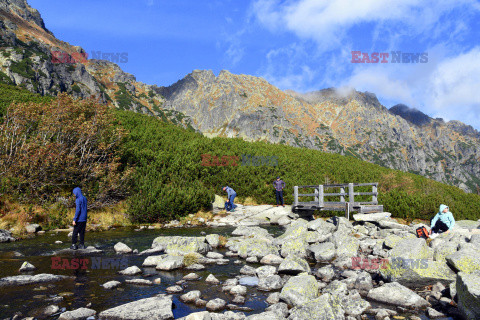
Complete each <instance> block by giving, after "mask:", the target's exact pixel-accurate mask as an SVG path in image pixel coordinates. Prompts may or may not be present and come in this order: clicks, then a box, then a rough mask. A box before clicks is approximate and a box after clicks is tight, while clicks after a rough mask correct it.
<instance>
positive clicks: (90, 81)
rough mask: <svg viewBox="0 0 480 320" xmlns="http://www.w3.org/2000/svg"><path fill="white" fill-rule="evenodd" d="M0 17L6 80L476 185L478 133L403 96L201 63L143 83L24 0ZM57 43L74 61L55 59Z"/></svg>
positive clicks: (214, 132)
mask: <svg viewBox="0 0 480 320" xmlns="http://www.w3.org/2000/svg"><path fill="white" fill-rule="evenodd" d="M0 18H1V21H0V82H7V83H12V84H15V85H19V86H24V87H25V88H27V89H28V90H30V91H32V92H38V93H41V94H44V95H56V94H58V93H60V92H67V93H69V94H72V95H73V96H75V97H79V98H85V97H89V96H92V95H94V96H97V97H98V98H99V99H100V100H102V101H103V102H105V103H107V104H110V105H112V106H115V107H117V108H121V109H126V110H133V111H136V112H142V113H147V114H151V115H155V116H158V117H161V118H163V119H165V120H168V121H171V122H174V123H177V124H179V125H182V126H184V127H192V128H194V129H195V130H198V131H201V132H203V133H204V134H205V135H207V136H211V137H213V136H224V137H241V138H243V139H246V140H264V141H270V142H272V143H282V144H288V145H293V146H301V147H306V148H311V149H318V150H322V151H326V152H334V153H340V154H343V155H350V156H354V157H358V158H360V159H363V160H367V161H370V162H374V163H377V164H380V165H383V166H386V167H390V168H395V169H400V170H403V171H411V172H415V173H418V174H421V175H424V176H427V177H430V178H432V179H435V180H438V181H443V182H445V183H449V184H452V185H456V186H460V187H462V188H463V189H464V190H467V191H474V192H476V191H477V185H480V165H479V161H478V160H479V159H480V134H479V132H478V131H476V130H474V129H473V128H472V127H470V126H467V125H465V124H463V123H461V122H458V121H450V122H447V123H445V122H444V121H443V120H441V119H431V118H429V117H428V116H426V115H424V114H423V113H421V112H420V111H418V110H413V109H410V108H408V107H407V106H403V105H397V106H395V107H393V108H392V109H390V110H388V109H387V108H385V107H384V106H382V105H381V104H380V103H379V101H378V100H377V98H376V96H375V94H373V93H369V92H365V93H362V92H357V91H355V90H343V91H339V90H337V89H334V88H330V89H324V90H320V91H315V92H310V93H306V94H300V93H296V92H293V91H287V92H284V91H281V90H280V89H278V88H276V87H275V86H273V85H271V84H269V83H268V82H267V81H265V80H264V79H262V78H258V77H253V76H248V75H234V74H231V73H230V72H228V71H222V72H220V74H219V75H218V76H215V75H214V74H213V72H212V71H201V70H195V71H193V72H192V73H191V74H189V75H187V76H186V77H185V78H183V79H181V80H179V81H178V82H177V83H175V84H173V85H171V86H169V87H157V86H155V85H147V84H144V83H141V82H137V81H136V79H135V77H134V76H133V75H131V74H128V73H125V72H123V71H122V70H121V69H120V68H119V67H118V65H116V64H114V63H111V62H108V61H104V60H86V59H81V57H82V55H83V54H84V51H83V49H82V48H80V47H76V46H72V45H70V44H68V43H66V42H63V41H60V40H58V39H56V38H55V37H54V35H53V34H52V33H51V32H50V31H48V29H47V28H46V27H45V24H44V22H43V20H42V18H41V16H40V14H39V13H38V11H37V10H35V9H33V8H31V7H30V6H29V5H28V4H27V2H26V0H0ZM52 52H53V53H55V52H57V53H58V52H61V53H62V54H66V55H67V56H68V57H73V58H74V60H75V61H73V63H72V61H70V62H69V63H59V62H58V61H57V60H56V59H55V56H52ZM75 58H77V59H75ZM339 182H340V181H339ZM341 182H344V181H341Z"/></svg>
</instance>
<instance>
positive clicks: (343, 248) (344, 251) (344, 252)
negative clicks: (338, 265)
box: [332, 231, 360, 258]
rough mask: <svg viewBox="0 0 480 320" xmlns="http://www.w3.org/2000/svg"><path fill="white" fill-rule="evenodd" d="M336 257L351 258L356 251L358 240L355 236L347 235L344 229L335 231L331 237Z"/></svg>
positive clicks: (358, 244)
mask: <svg viewBox="0 0 480 320" xmlns="http://www.w3.org/2000/svg"><path fill="white" fill-rule="evenodd" d="M332 240H333V243H334V244H335V248H336V255H337V256H338V257H344V258H345V257H346V258H351V257H355V256H356V255H357V253H358V247H359V246H360V242H359V240H358V239H357V238H355V237H352V236H349V235H348V234H346V233H345V232H344V231H337V232H335V233H334V234H333V237H332Z"/></svg>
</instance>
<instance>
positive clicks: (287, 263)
mask: <svg viewBox="0 0 480 320" xmlns="http://www.w3.org/2000/svg"><path fill="white" fill-rule="evenodd" d="M301 272H310V266H309V265H308V262H307V261H306V260H304V259H302V258H299V257H296V256H293V255H290V256H288V257H286V258H285V260H283V262H282V263H281V264H280V265H279V266H278V273H284V274H294V275H295V274H299V273H301Z"/></svg>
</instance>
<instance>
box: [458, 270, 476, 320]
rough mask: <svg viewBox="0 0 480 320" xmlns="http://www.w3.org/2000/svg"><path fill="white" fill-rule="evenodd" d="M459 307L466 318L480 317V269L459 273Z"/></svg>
mask: <svg viewBox="0 0 480 320" xmlns="http://www.w3.org/2000/svg"><path fill="white" fill-rule="evenodd" d="M456 289H457V297H458V308H459V309H460V311H461V312H462V314H463V315H464V316H465V319H480V270H476V271H473V272H472V273H465V272H459V273H458V274H457V287H456Z"/></svg>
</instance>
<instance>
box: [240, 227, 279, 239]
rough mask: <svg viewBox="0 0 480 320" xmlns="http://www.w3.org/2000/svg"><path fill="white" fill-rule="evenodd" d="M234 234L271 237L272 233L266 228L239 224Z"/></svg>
mask: <svg viewBox="0 0 480 320" xmlns="http://www.w3.org/2000/svg"><path fill="white" fill-rule="evenodd" d="M232 236H243V237H247V238H249V237H269V236H270V234H269V233H268V231H267V230H266V229H263V228H260V227H249V226H239V227H237V228H236V229H235V230H233V231H232Z"/></svg>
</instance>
